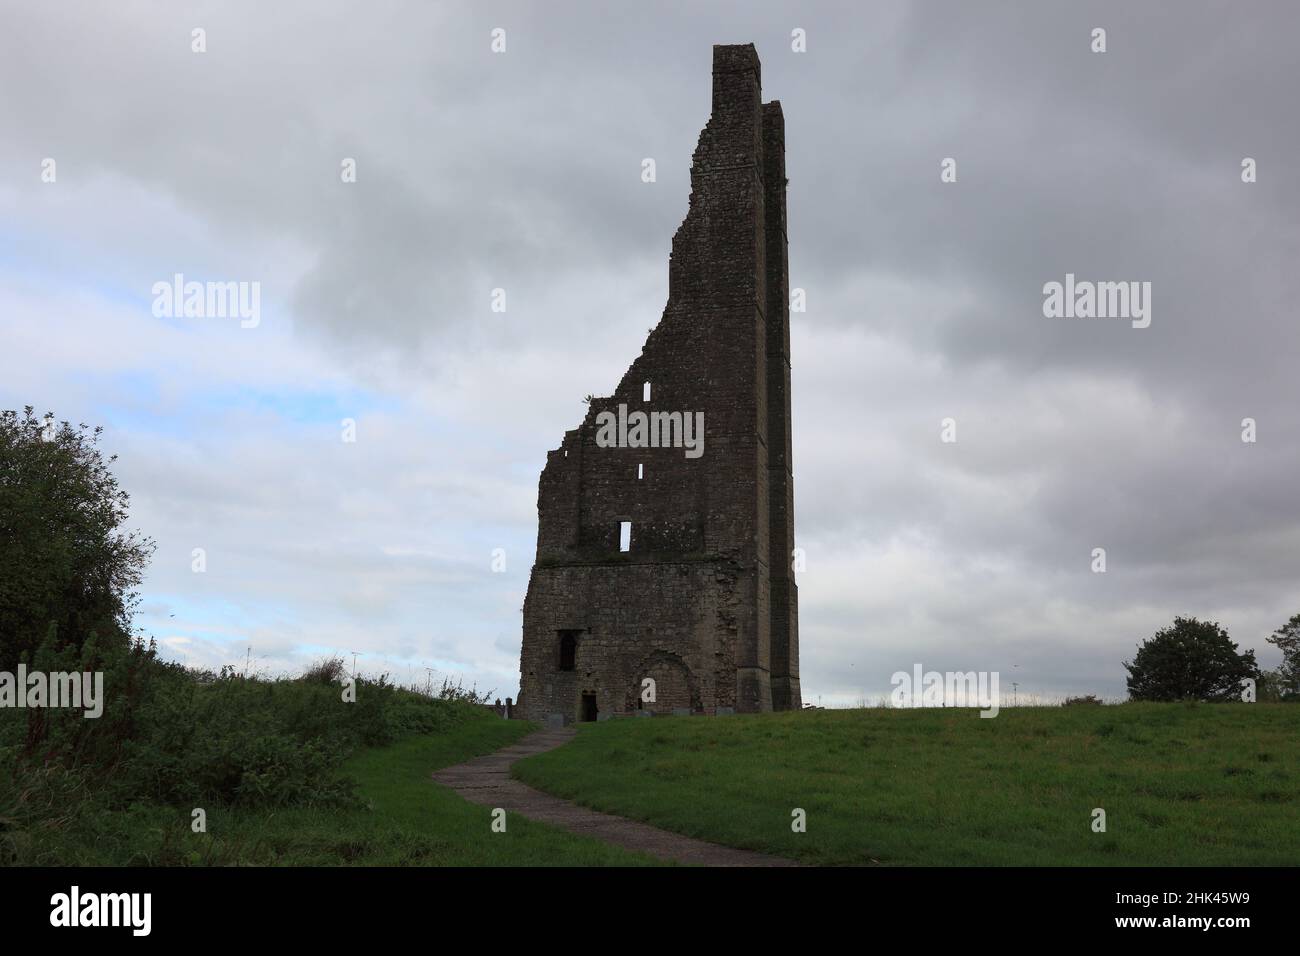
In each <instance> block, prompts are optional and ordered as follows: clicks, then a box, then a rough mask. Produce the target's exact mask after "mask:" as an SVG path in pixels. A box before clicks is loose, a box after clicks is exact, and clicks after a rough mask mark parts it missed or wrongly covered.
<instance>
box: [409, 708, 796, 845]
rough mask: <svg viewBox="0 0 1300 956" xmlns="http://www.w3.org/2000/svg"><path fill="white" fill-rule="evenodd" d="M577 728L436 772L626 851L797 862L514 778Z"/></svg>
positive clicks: (543, 733) (471, 794) (467, 792)
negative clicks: (593, 806)
mask: <svg viewBox="0 0 1300 956" xmlns="http://www.w3.org/2000/svg"><path fill="white" fill-rule="evenodd" d="M576 733H577V731H575V730H574V729H573V728H571V727H569V728H565V729H563V730H539V731H536V732H535V733H531V734H529V735H528V736H527V737H524V738H523V739H521V740H520V741H519V742H518V743H515V744H512V745H511V746H509V747H506V748H505V749H503V750H498V751H497V752H496V753H492V754H488V755H487V756H486V757H475V758H474V759H473V760H470V761H468V762H466V763H462V764H457V765H456V766H454V767H446V768H444V769H442V770H439V771H437V772H436V773H435V774H434V775H433V779H434V782H435V783H440V784H442V785H443V786H446V787H450V788H451V789H452V790H455V791H456V792H457V793H458V794H460V795H461V796H462V797H464V798H465V799H466V800H468V801H470V802H471V803H478V804H482V805H484V806H489V807H504V808H505V811H506V813H507V815H509V814H512V813H518V814H520V815H521V816H525V817H527V818H528V819H530V820H537V821H540V822H542V823H549V824H551V826H556V827H560V828H562V829H565V830H568V831H570V832H572V833H577V834H581V835H582V836H589V837H595V838H596V839H597V840H604V841H605V842H606V843H612V844H614V845H616V846H620V847H623V848H624V849H627V850H636V851H639V852H641V853H647V854H649V855H651V856H656V857H658V858H659V859H661V860H670V861H672V862H675V863H689V864H695V865H698V866H797V865H798V864H796V863H795V862H794V861H793V860H787V859H783V858H782V857H776V856H768V855H766V854H764V853H755V852H753V851H752V850H736V849H732V848H731V847H725V846H719V845H718V844H716V843H706V842H705V841H703V840H696V839H693V838H691V837H687V836H682V835H681V834H679V833H670V832H669V831H667V830H660V829H659V828H658V827H652V826H650V825H649V824H647V823H638V822H637V821H635V820H628V819H627V818H625V817H616V816H614V815H613V814H609V813H600V812H599V811H597V810H589V809H587V808H586V807H582V806H579V805H578V804H576V803H573V802H571V801H569V800H564V799H561V798H560V797H553V796H551V795H550V794H549V793H543V792H542V791H540V790H534V789H533V788H532V787H530V786H528V785H527V784H524V783H521V782H520V781H518V780H515V779H514V778H513V777H511V776H510V767H511V765H512V764H513V763H514V762H515V761H516V760H522V759H523V758H524V757H531V756H532V755H533V754H539V753H543V752H545V751H547V750H554V749H555V748H556V747H558V746H560V745H561V744H563V743H566V742H567V741H569V740H571V739H573V736H574V735H575V734H576Z"/></svg>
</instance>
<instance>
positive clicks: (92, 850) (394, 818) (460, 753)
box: [21, 708, 654, 866]
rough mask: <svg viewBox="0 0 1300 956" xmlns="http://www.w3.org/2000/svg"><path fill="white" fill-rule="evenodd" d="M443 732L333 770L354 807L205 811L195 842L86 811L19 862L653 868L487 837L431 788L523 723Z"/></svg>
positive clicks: (588, 845) (551, 836)
mask: <svg viewBox="0 0 1300 956" xmlns="http://www.w3.org/2000/svg"><path fill="white" fill-rule="evenodd" d="M466 710H467V711H469V713H468V715H467V716H466V717H465V718H464V719H462V720H461V721H460V722H458V723H457V724H456V725H455V726H454V727H452V728H451V729H450V730H449V731H448V732H445V733H442V734H438V735H420V736H412V737H406V738H404V739H402V740H399V741H398V742H396V743H394V744H391V745H389V746H386V747H379V748H372V749H367V750H363V751H361V752H360V753H358V754H357V755H355V756H353V757H352V758H351V759H349V760H348V762H347V763H346V764H345V765H344V772H345V773H347V774H348V775H350V776H352V777H353V778H354V779H355V780H356V781H357V783H358V788H357V789H358V793H359V794H360V795H361V797H362V798H363V799H364V800H366V801H367V802H368V803H369V804H370V807H369V808H366V809H334V808H324V809H312V808H290V809H283V810H237V809H225V810H222V809H212V810H210V811H209V813H208V818H207V830H208V832H207V833H206V834H195V833H193V832H191V829H190V811H189V808H184V809H178V808H171V807H160V806H156V805H150V806H145V805H138V806H135V807H132V808H130V809H127V810H124V811H117V812H111V813H110V812H103V811H97V812H94V813H91V814H88V815H87V816H86V818H85V819H82V820H79V821H77V823H76V825H75V826H72V827H69V828H66V829H60V830H51V831H47V832H45V833H42V834H39V835H33V838H32V839H31V840H30V841H29V845H27V846H25V847H24V848H23V849H24V850H25V852H24V853H23V854H22V859H21V862H24V863H29V864H32V863H34V864H38V865H40V864H45V865H68V864H71V865H91V866H95V865H110V866H111V865H132V866H139V865H144V866H150V865H152V866H177V865H196V866H202V865H229V864H255V865H282V866H334V865H349V864H351V865H362V866H506V865H508V866H533V865H556V866H561V865H562V866H599V865H622V866H628V865H640V864H645V863H652V862H654V861H652V860H650V859H648V858H644V857H641V856H638V855H634V854H631V853H628V852H626V851H623V850H619V849H617V848H613V847H608V846H606V845H605V844H603V843H600V842H599V841H596V840H592V839H589V838H587V837H578V836H574V835H571V834H569V833H566V832H564V831H562V830H557V829H554V828H552V827H548V826H544V825H542V824H538V823H532V822H530V821H528V820H525V819H524V818H522V817H519V816H513V817H510V818H509V819H508V820H507V828H506V832H505V833H493V832H491V828H490V822H491V820H490V810H489V808H487V807H480V806H476V805H474V804H470V803H467V802H466V801H464V800H462V799H461V798H460V797H458V796H456V795H455V794H454V793H452V792H451V791H449V790H447V789H445V788H443V787H439V786H437V785H436V784H434V783H433V781H432V780H431V779H430V774H431V773H432V772H433V771H434V770H435V769H438V768H440V767H444V766H449V765H451V764H454V763H459V762H461V761H463V760H467V759H469V758H470V757H473V756H476V755H479V754H485V753H491V752H492V751H494V750H498V749H500V748H501V747H505V746H507V745H508V744H510V743H512V742H513V741H515V740H517V739H518V738H519V737H521V736H523V735H524V734H525V733H527V732H528V731H529V730H532V729H533V727H532V725H528V724H523V723H521V722H518V721H511V722H507V721H504V720H501V719H500V718H498V717H495V716H492V715H490V714H487V713H486V712H483V711H482V710H480V709H479V708H473V709H472V711H470V708H466Z"/></svg>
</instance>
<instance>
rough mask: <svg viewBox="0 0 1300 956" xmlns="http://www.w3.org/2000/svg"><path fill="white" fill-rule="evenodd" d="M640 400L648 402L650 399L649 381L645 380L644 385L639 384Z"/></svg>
mask: <svg viewBox="0 0 1300 956" xmlns="http://www.w3.org/2000/svg"><path fill="white" fill-rule="evenodd" d="M641 401H643V402H648V401H650V383H649V382H646V383H645V384H644V385H642V386H641Z"/></svg>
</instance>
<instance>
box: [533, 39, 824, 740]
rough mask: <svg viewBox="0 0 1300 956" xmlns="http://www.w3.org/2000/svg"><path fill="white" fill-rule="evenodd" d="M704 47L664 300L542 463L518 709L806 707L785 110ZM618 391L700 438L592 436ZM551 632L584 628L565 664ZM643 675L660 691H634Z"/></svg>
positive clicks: (743, 67)
mask: <svg viewBox="0 0 1300 956" xmlns="http://www.w3.org/2000/svg"><path fill="white" fill-rule="evenodd" d="M713 53H714V58H713V103H712V114H711V116H710V118H709V121H708V124H707V125H706V126H705V128H704V130H703V132H702V133H701V134H700V140H699V144H698V146H697V147H696V150H695V155H694V160H693V163H692V167H691V196H690V207H689V210H688V212H687V216H686V219H685V221H684V222H683V223H682V225H681V227H680V228H679V229H678V231H677V233H676V235H675V236H674V237H673V244H672V255H671V258H670V263H669V296H668V304H667V307H666V308H665V309H664V314H663V318H662V319H661V321H660V323H659V325H658V326H657V327H656V328H655V329H654V330H653V331H652V332H651V333H650V335H649V337H648V338H647V340H646V343H645V346H644V347H643V349H642V352H641V355H640V356H639V357H638V358H637V359H636V360H635V361H633V363H632V365H631V366H630V367H629V368H628V370H627V372H626V373H625V374H624V376H623V378H622V380H621V381H620V382H619V384H618V386H617V387H616V388H615V390H614V392H613V394H611V395H609V396H605V397H599V398H595V399H594V400H593V401H592V402H591V405H590V408H589V410H588V413H587V415H586V417H585V418H584V420H583V422H582V424H581V425H580V426H579V427H578V428H575V429H573V430H572V431H569V432H567V433H566V434H565V436H564V441H563V442H562V443H561V445H560V447H559V448H558V449H556V450H555V451H552V452H550V453H549V454H548V456H547V463H546V467H545V469H544V470H543V472H542V476H541V481H540V483H539V491H538V539H537V561H536V564H535V565H534V567H533V572H532V575H531V578H530V580H529V587H528V595H527V598H526V599H525V602H524V627H523V631H524V633H523V648H522V653H521V658H520V672H521V675H520V676H521V680H520V698H519V702H518V708H517V709H518V711H519V713H520V714H521V715H522V716H524V717H526V718H528V719H534V720H544V719H547V718H552V719H558V720H563V721H564V722H566V723H567V722H569V721H572V720H578V719H583V718H584V716H590V704H591V702H590V700H589V701H587V702H585V703H584V697H585V696H588V695H590V697H592V698H594V702H595V706H596V710H597V713H598V716H599V717H606V716H612V715H629V714H636V713H639V712H640V713H644V712H646V711H649V712H653V713H674V712H676V713H682V712H691V713H716V712H718V711H719V710H721V711H723V712H726V711H729V710H736V711H742V712H753V711H762V710H770V709H773V707H776V708H778V709H784V708H789V707H794V708H798V707H799V706H801V702H800V700H799V684H798V644H797V640H798V638H797V635H798V605H797V599H796V592H795V587H794V581H793V576H792V574H791V573H790V550H791V548H792V547H793V520H794V518H793V490H792V489H793V479H792V472H791V461H790V398H789V385H790V373H789V313H788V301H789V299H788V296H789V292H788V278H787V265H786V227H785V222H786V217H785V160H784V150H785V144H784V122H783V119H782V116H781V108H780V104H779V103H775V102H773V103H769V104H766V105H764V104H763V103H762V99H761V82H760V69H759V63H758V57H757V54H756V53H755V51H754V48H753V46H751V45H744V46H717V47H714V50H713ZM646 383H649V387H650V398H649V400H648V401H647V400H645V399H644V397H643V396H644V392H643V390H644V388H645V384H646ZM620 405H623V406H625V407H626V410H627V412H628V413H631V412H633V411H637V410H640V411H645V412H678V413H682V414H684V415H693V414H694V413H697V412H702V413H703V414H704V436H703V438H704V451H703V454H702V455H701V456H700V457H698V458H692V457H688V456H687V455H686V453H685V450H684V449H683V448H681V447H664V448H609V447H600V445H598V443H597V438H596V436H597V432H598V428H597V417H598V416H599V415H600V414H601V413H602V412H604V411H609V412H613V413H615V414H617V413H618V410H619V406H620ZM620 522H631V526H632V534H631V547H630V550H629V551H628V552H626V553H621V552H620V550H619V524H620ZM562 633H568V634H570V635H572V636H573V637H574V639H576V652H575V659H574V662H573V663H574V666H573V669H572V670H565V669H562V668H561V658H562V652H561V640H562V637H561V635H562ZM646 677H652V678H653V679H654V681H655V685H656V700H655V701H654V702H645V701H642V700H641V695H640V691H641V686H642V680H643V679H644V678H646Z"/></svg>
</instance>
